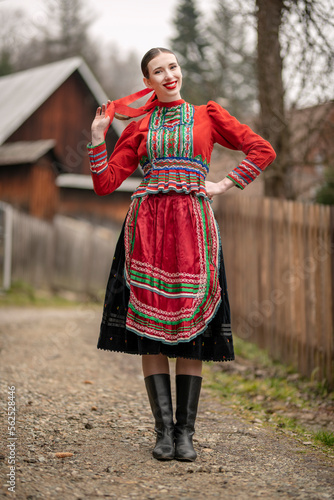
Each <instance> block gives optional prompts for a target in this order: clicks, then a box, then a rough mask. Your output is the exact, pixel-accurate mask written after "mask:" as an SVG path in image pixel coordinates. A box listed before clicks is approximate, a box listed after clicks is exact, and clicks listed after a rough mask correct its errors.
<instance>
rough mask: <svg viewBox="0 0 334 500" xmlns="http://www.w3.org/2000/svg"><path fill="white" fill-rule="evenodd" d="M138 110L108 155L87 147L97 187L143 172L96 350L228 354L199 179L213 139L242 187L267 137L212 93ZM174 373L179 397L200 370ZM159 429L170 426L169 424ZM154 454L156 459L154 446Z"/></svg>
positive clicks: (222, 294) (218, 357) (265, 156)
mask: <svg viewBox="0 0 334 500" xmlns="http://www.w3.org/2000/svg"><path fill="white" fill-rule="evenodd" d="M129 109H132V108H127V111H128V110H129ZM146 109H149V112H148V113H147V114H146V116H144V118H142V119H140V120H139V121H132V122H131V123H130V124H129V125H128V126H127V127H126V129H125V130H124V132H123V133H122V135H121V137H120V139H119V141H118V142H117V144H116V147H115V149H114V152H113V153H112V155H111V156H110V158H109V160H108V158H107V151H106V146H105V143H104V142H103V143H102V144H100V145H98V146H95V147H92V146H90V145H89V146H88V153H89V156H90V162H91V172H92V177H93V183H94V190H95V192H96V193H97V194H99V195H106V194H109V193H112V192H113V191H114V190H115V189H117V188H118V187H119V186H120V185H121V184H122V182H123V181H124V180H125V179H126V178H127V177H129V176H130V175H131V174H132V173H133V172H134V171H135V170H136V169H137V167H138V164H140V165H141V167H142V169H143V172H144V178H143V180H142V182H141V184H140V185H139V186H138V188H137V189H136V190H135V192H134V193H133V195H132V202H131V205H130V209H129V212H128V214H127V216H126V220H125V223H124V225H123V229H122V233H121V235H120V238H119V241H118V243H117V246H116V251H115V256H114V260H113V264H112V269H111V273H110V277H109V281H108V286H107V291H106V298H105V304H104V313H103V319H102V324H101V331H100V337H99V340H98V348H100V349H108V350H111V351H121V352H125V353H130V354H159V353H162V354H164V355H167V356H169V357H184V358H191V359H199V360H204V361H209V360H213V361H229V360H233V359H234V352H233V342H232V330H231V320H230V307H229V301H228V293H227V286H226V278H225V270H224V261H223V254H222V248H221V243H220V235H219V229H218V225H217V222H216V220H215V218H214V214H213V211H212V208H211V205H210V200H209V198H208V196H207V193H206V188H205V178H206V175H207V173H208V171H209V165H210V157H211V152H212V149H213V145H214V143H219V144H221V145H222V146H225V147H227V148H229V149H233V150H242V151H243V152H244V153H245V155H246V158H245V159H244V160H243V161H242V162H241V163H240V165H238V166H237V167H236V168H235V169H234V170H232V171H231V172H230V173H229V174H228V176H227V177H228V178H229V179H231V180H232V181H233V182H234V183H235V184H236V185H237V186H238V187H239V188H241V189H244V188H245V187H246V186H247V185H248V184H249V183H250V182H252V181H253V180H254V179H255V178H256V177H257V176H258V175H259V174H260V173H261V172H262V171H263V170H264V169H265V168H266V167H267V165H269V164H270V163H271V162H272V161H273V159H274V157H275V153H274V151H273V149H272V147H271V146H270V144H269V143H268V142H267V141H265V140H264V139H262V138H261V137H260V136H258V135H257V134H255V133H254V132H253V131H252V130H251V129H250V128H249V127H248V126H246V125H243V124H241V123H239V122H238V121H237V120H236V119H235V118H234V117H232V116H231V115H230V114H229V113H228V112H227V111H226V110H224V109H223V108H221V106H219V105H218V104H216V103H215V102H213V101H210V102H209V103H208V104H207V105H204V106H194V105H192V104H189V103H187V102H185V101H184V100H178V101H174V102H170V103H162V102H159V101H158V100H155V101H152V100H151V101H150V102H149V106H148V108H146ZM116 110H117V107H116ZM113 111H114V110H112V112H113ZM125 114H127V113H125ZM153 377H159V376H156V375H154V376H153ZM161 377H162V379H161V380H160V381H159V380H157V379H156V380H155V381H154V384H153V386H152V384H151V382H150V381H147V379H150V378H151V377H147V379H145V382H146V386H147V390H148V393H149V397H150V402H151V407H152V411H153V414H154V415H155V416H156V413H157V410H156V409H155V408H154V406H155V403H154V401H156V400H157V399H159V395H158V394H159V390H158V389H157V385H158V386H159V384H160V385H161V384H162V385H164V384H165V385H166V383H167V382H166V381H165V382H164V380H163V377H166V375H160V378H161ZM168 377H169V376H168ZM178 377H181V378H182V377H186V378H184V379H182V384H181V382H180V384H179V388H177V392H180V398H179V399H180V400H181V399H183V400H185V401H186V400H187V398H186V395H185V394H183V393H187V391H188V392H189V390H190V385H191V384H193V385H194V384H195V385H194V387H195V386H196V381H194V380H195V379H200V377H190V376H189V378H187V377H188V376H186V375H180V376H178ZM180 381H181V379H180ZM189 384H190V385H189ZM167 385H168V384H167ZM185 385H186V386H187V389H184V386H185ZM160 392H161V391H160ZM162 392H163V390H162ZM191 392H192V393H194V392H195V393H198V394H197V396H196V395H195V400H196V398H197V402H198V396H199V387H198V384H197V386H196V387H195V388H194V390H193V391H191V390H190V393H191ZM181 393H182V397H181ZM150 394H151V395H150ZM167 400H168V401H169V400H170V397H169V396H168V397H167ZM186 403H187V401H186ZM170 404H171V403H170ZM194 404H195V406H196V408H197V403H196V401H195V403H194ZM168 405H169V403H168ZM168 405H167V407H168ZM162 406H163V405H162ZM158 410H159V411H160V412H161V408H159V409H158ZM167 410H168V408H167ZM169 410H170V409H169ZM169 410H168V411H167V414H168V415H169V416H170V411H169ZM179 413H180V411H179ZM181 413H182V412H181ZM195 414H196V411H195ZM168 418H169V417H168ZM180 419H181V420H182V417H181V416H180V418H179V420H180ZM167 420H168V419H167ZM165 423H166V422H165ZM187 425H188V428H189V422H188V424H187ZM157 427H159V425H158V424H157V420H156V430H157ZM163 427H164V426H163ZM179 427H180V426H179ZM181 427H182V426H181ZM190 427H191V426H190ZM192 427H193V426H192ZM165 428H167V430H168V429H169V431H168V432H169V433H170V432H172V430H171V429H172V422H170V421H169V423H168V424H166V425H165ZM163 432H165V431H164V430H163ZM181 434H182V433H181ZM180 440H181V441H182V439H181V438H180ZM181 448H182V443H181V444H179V449H181ZM160 451H161V450H160ZM156 455H159V453H156ZM179 455H180V457H181V458H180V459H194V458H189V457H190V456H188V458H184V456H183V458H182V453H181V452H180V453H179ZM156 458H163V457H162V456H161V453H160V456H156ZM165 458H166V457H165ZM169 458H171V457H169Z"/></svg>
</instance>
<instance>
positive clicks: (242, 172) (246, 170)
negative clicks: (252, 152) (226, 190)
mask: <svg viewBox="0 0 334 500" xmlns="http://www.w3.org/2000/svg"><path fill="white" fill-rule="evenodd" d="M261 172H262V170H261V169H260V168H259V167H258V166H257V165H255V163H252V162H251V161H249V160H247V159H245V160H243V161H242V162H241V163H240V165H238V166H237V167H236V168H234V169H233V170H232V171H231V172H230V173H229V174H228V175H227V176H226V177H228V178H229V179H231V181H233V182H234V183H235V184H236V185H237V187H239V188H240V189H245V187H246V186H248V184H250V183H251V182H253V181H254V180H255V179H256V177H257V176H258V175H260V173H261Z"/></svg>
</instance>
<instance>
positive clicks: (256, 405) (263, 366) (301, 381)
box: [204, 338, 334, 449]
mask: <svg viewBox="0 0 334 500" xmlns="http://www.w3.org/2000/svg"><path fill="white" fill-rule="evenodd" d="M234 345H235V353H236V360H235V362H231V363H221V364H217V363H208V364H206V365H205V367H204V386H205V387H208V388H210V389H212V391H213V392H214V394H215V395H216V396H217V397H218V398H219V399H223V400H224V404H225V405H227V406H230V407H231V408H233V412H236V413H238V414H239V415H240V416H241V417H243V418H246V419H247V420H249V421H251V422H252V423H253V424H254V425H261V424H262V425H268V426H271V427H273V428H275V429H277V430H278V431H282V432H284V433H287V434H289V435H292V436H295V437H297V438H299V439H301V440H302V441H303V442H304V441H305V442H306V441H307V442H312V443H313V444H314V445H315V446H321V447H322V448H323V449H328V447H333V445H334V443H333V442H334V435H333V433H332V432H330V431H328V430H327V429H326V428H321V426H320V428H319V425H317V416H318V415H319V412H320V411H322V409H323V412H324V413H323V415H325V414H326V412H327V414H328V413H329V412H330V411H331V410H333V401H334V393H333V392H330V391H329V390H328V388H327V387H326V384H325V383H319V382H315V381H314V380H306V379H305V378H303V377H301V376H299V375H298V374H296V373H295V372H294V371H293V369H292V368H291V367H286V366H284V365H282V364H280V363H278V362H275V361H273V360H271V359H270V356H269V355H268V354H267V353H266V352H265V351H264V350H263V349H259V348H258V347H257V346H256V345H255V344H253V343H251V342H246V341H244V340H241V339H238V338H236V339H235V343H234ZM305 415H306V417H308V420H307V418H306V417H305ZM313 416H314V417H315V418H314V419H313Z"/></svg>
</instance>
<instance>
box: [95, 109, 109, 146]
mask: <svg viewBox="0 0 334 500" xmlns="http://www.w3.org/2000/svg"><path fill="white" fill-rule="evenodd" d="M109 102H111V101H108V104H109ZM106 109H107V106H106V105H105V104H102V106H99V107H98V108H97V110H96V114H95V118H94V120H93V123H92V126H91V131H92V146H97V145H98V144H101V142H103V141H104V138H105V134H106V131H107V130H108V128H109V126H110V118H109V116H106Z"/></svg>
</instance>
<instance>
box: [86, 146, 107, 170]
mask: <svg viewBox="0 0 334 500" xmlns="http://www.w3.org/2000/svg"><path fill="white" fill-rule="evenodd" d="M87 148H88V156H89V161H90V171H91V172H92V173H93V174H97V175H99V174H101V173H102V172H104V171H105V170H106V169H107V168H108V155H107V149H106V143H105V142H102V143H101V144H99V145H98V146H94V147H91V146H90V145H88V146H87Z"/></svg>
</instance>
